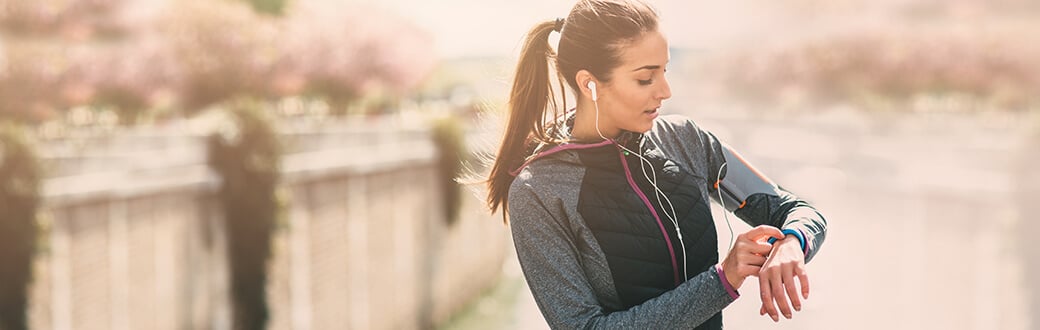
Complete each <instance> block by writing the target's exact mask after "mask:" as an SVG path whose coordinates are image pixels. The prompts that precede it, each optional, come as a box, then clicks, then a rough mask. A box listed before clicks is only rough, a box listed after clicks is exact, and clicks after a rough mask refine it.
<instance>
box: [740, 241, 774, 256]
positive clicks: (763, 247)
mask: <svg viewBox="0 0 1040 330" xmlns="http://www.w3.org/2000/svg"><path fill="white" fill-rule="evenodd" d="M746 246H747V251H748V252H750V253H753V254H759V255H763V256H766V255H769V252H770V251H772V250H773V245H772V244H769V243H766V242H763V241H754V242H752V243H750V244H747V245H746Z"/></svg>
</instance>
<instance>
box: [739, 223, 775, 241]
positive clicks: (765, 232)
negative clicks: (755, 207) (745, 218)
mask: <svg viewBox="0 0 1040 330" xmlns="http://www.w3.org/2000/svg"><path fill="white" fill-rule="evenodd" d="M744 234H745V235H747V236H746V237H747V238H749V239H751V240H753V241H759V240H762V239H764V238H767V237H776V239H782V238H784V233H783V232H781V231H780V229H777V228H776V227H773V226H767V225H761V226H758V227H755V228H751V230H749V231H747V232H746V233H744Z"/></svg>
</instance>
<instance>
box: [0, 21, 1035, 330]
mask: <svg viewBox="0 0 1040 330" xmlns="http://www.w3.org/2000/svg"><path fill="white" fill-rule="evenodd" d="M651 3H652V4H653V5H655V6H656V7H657V9H658V10H659V12H660V14H661V19H662V22H661V30H662V31H663V32H664V33H665V34H666V36H667V37H668V39H669V42H670V47H671V62H670V64H669V73H668V79H669V81H670V83H671V84H672V91H673V97H672V99H670V100H669V101H667V102H666V103H665V107H664V108H662V111H665V112H666V113H676V114H682V115H686V116H688V117H690V118H692V119H694V121H696V122H697V123H698V124H699V125H700V126H702V127H703V128H706V129H708V130H710V131H712V132H713V133H715V134H716V135H717V136H719V137H720V138H721V139H722V140H724V141H725V142H727V143H729V144H730V145H732V146H734V147H735V148H736V149H737V150H740V151H741V152H742V153H743V154H744V156H745V157H746V158H748V160H749V161H751V162H752V163H754V164H756V166H757V167H758V168H759V169H760V170H762V171H763V172H765V173H766V174H767V175H769V176H770V177H771V178H772V179H773V180H775V181H777V182H778V183H779V184H781V185H782V186H784V187H785V188H787V189H788V190H791V191H793V192H794V193H796V194H798V195H799V196H801V197H803V198H805V199H808V200H810V201H811V202H813V203H814V204H815V205H816V206H817V208H818V209H820V210H821V211H822V212H823V213H824V215H826V216H827V218H828V221H829V226H830V227H829V233H828V238H827V242H826V243H825V245H824V246H823V248H822V250H821V252H820V253H819V254H818V255H817V257H816V258H815V259H814V261H813V262H812V263H811V264H810V265H809V267H808V270H809V275H810V278H811V282H812V293H811V295H810V298H809V300H808V301H807V302H806V303H805V304H804V308H803V310H802V311H801V312H798V313H795V315H794V318H793V319H792V320H781V322H780V323H779V324H774V323H773V322H772V321H771V320H770V319H768V318H767V317H762V316H759V315H758V308H759V306H760V305H759V301H758V300H757V294H756V293H757V292H758V288H757V282H756V281H748V282H747V283H746V284H745V286H744V287H743V288H742V289H741V292H742V294H743V295H744V298H742V299H739V300H737V301H736V302H735V303H734V304H733V305H731V306H730V307H729V308H728V309H727V310H726V312H725V323H726V324H727V325H728V327H730V328H734V329H765V328H777V329H832V328H843V329H874V328H878V327H883V328H890V329H1040V285H1038V284H1036V283H1035V282H1034V281H1035V280H1036V279H1038V278H1040V248H1038V247H1037V246H1035V245H1034V244H1032V243H1031V242H1035V238H1034V237H1035V236H1036V235H1037V233H1040V222H1038V221H1037V220H1036V219H1035V218H1036V216H1035V214H1038V213H1040V173H1037V170H1036V169H1037V168H1040V3H1038V2H1036V1H1032V0H986V1H983V0H874V1H863V0H831V1H817V0H780V1H759V0H732V1H724V2H716V1H700V0H697V1H665V0H659V1H651ZM572 5H573V3H572V2H570V1H550V0H531V1H523V2H518V1H497V0H493V1H476V0H445V1H436V2H434V1H413V0H383V1H375V0H370V1H362V0H354V1H331V0H216V1H214V0H209V1H204V0H181V1H169V0H0V329H24V328H32V329H230V328H236V329H239V328H244V329H261V328H269V329H343V328H352V329H385V328H405V329H412V328H424V329H425V328H439V329H541V328H546V325H545V323H544V321H543V319H542V317H541V315H540V313H539V312H538V309H537V306H535V303H534V301H533V299H532V298H531V296H530V292H529V291H528V289H527V287H526V283H525V282H524V280H523V276H522V274H521V272H520V269H519V265H518V263H517V261H516V258H515V252H514V251H513V250H512V249H513V248H512V243H511V242H510V239H509V233H508V228H507V227H506V226H505V225H503V224H502V219H501V217H500V216H499V215H492V214H489V213H488V212H487V211H486V209H485V208H484V207H482V202H481V201H482V200H483V193H482V191H481V186H480V185H479V184H468V185H466V184H459V183H457V182H455V181H453V180H452V178H454V177H457V176H460V175H464V174H466V173H483V172H482V171H484V168H483V165H482V163H481V162H480V159H481V158H482V157H486V156H488V155H489V154H490V153H492V152H493V151H494V148H495V147H496V145H497V142H498V139H499V135H500V133H501V127H502V125H503V124H504V121H503V118H504V115H505V113H504V109H505V101H506V95H507V92H508V89H509V83H510V81H511V75H512V70H513V68H514V65H515V62H516V58H517V56H518V53H519V47H520V43H521V41H522V38H523V36H524V34H525V33H526V32H527V30H528V29H529V28H531V27H532V26H533V25H534V24H535V23H537V22H539V21H541V20H548V19H554V18H557V17H564V16H566V15H567V12H568V10H569V9H570V7H571V6H572ZM553 43H554V44H555V41H554V42H553ZM715 218H716V224H717V228H718V233H719V236H720V238H721V239H720V242H722V245H725V244H726V243H728V239H726V237H728V236H729V230H728V228H727V224H726V223H725V220H723V219H724V218H723V217H722V213H721V211H719V208H717V207H716V209H715ZM733 219H734V221H735V222H734V223H733V227H734V231H736V232H737V233H739V232H742V231H744V230H746V229H748V227H747V226H746V225H745V224H743V223H741V222H740V221H739V220H736V218H735V217H733ZM722 245H720V247H719V248H720V251H725V250H726V248H727V247H726V246H722Z"/></svg>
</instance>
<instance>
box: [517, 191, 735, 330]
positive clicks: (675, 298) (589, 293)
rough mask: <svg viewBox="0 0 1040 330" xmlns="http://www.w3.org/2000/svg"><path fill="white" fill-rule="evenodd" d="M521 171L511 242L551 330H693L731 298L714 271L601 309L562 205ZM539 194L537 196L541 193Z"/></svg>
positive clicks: (730, 300) (730, 301)
mask: <svg viewBox="0 0 1040 330" xmlns="http://www.w3.org/2000/svg"><path fill="white" fill-rule="evenodd" d="M529 178H530V174H529V173H527V172H526V171H525V172H523V173H521V175H520V176H518V177H517V179H516V180H517V181H516V182H514V183H513V185H512V187H511V189H510V192H509V202H508V205H509V218H510V229H511V231H512V235H513V242H514V244H515V245H516V251H517V256H518V257H519V261H520V266H521V267H522V269H523V272H524V276H525V277H526V279H527V282H528V285H529V287H530V289H531V293H532V294H533V295H534V298H535V301H536V302H537V304H538V308H539V309H540V310H541V311H542V314H543V315H544V316H545V319H546V321H547V322H548V324H549V326H551V327H552V328H553V329H602V328H612V329H615V328H639V329H658V328H675V327H686V326H683V325H688V327H694V326H696V325H699V324H701V323H703V322H704V321H706V320H708V319H709V318H710V317H712V316H713V315H715V314H716V313H718V312H719V311H721V310H722V309H723V308H724V307H726V306H727V305H729V304H730V303H732V302H733V300H734V299H735V298H734V297H733V296H731V294H730V293H729V292H728V291H727V289H726V288H725V287H724V285H723V284H722V280H721V279H720V277H719V275H718V273H717V272H716V270H715V269H714V268H712V269H709V270H707V271H705V272H703V273H700V274H698V275H697V276H695V277H694V278H692V279H690V280H689V281H687V282H684V283H683V284H681V285H680V286H679V287H677V288H676V289H674V290H671V291H669V292H666V293H664V294H662V295H660V296H658V297H656V298H653V299H650V300H648V301H646V302H644V303H643V304H641V305H638V306H635V307H632V308H630V309H628V310H624V311H610V310H608V309H606V308H605V307H604V306H603V304H601V303H600V301H599V299H598V298H597V296H596V293H595V292H594V290H593V288H592V285H591V283H590V281H592V280H595V279H591V280H590V277H589V276H593V275H587V273H586V271H585V270H584V269H583V267H581V264H580V263H581V259H580V252H579V248H578V244H577V243H576V242H577V239H576V238H575V237H574V235H573V234H572V231H571V230H570V229H569V228H570V226H568V225H567V224H568V221H569V220H568V219H567V218H566V214H565V213H564V212H563V211H562V207H563V205H562V203H561V202H559V201H552V198H548V197H545V195H548V194H547V193H545V192H546V191H547V190H546V189H547V188H551V187H545V186H537V185H533V184H532V183H531V182H529V181H528V180H527V179H529ZM540 192H541V194H540Z"/></svg>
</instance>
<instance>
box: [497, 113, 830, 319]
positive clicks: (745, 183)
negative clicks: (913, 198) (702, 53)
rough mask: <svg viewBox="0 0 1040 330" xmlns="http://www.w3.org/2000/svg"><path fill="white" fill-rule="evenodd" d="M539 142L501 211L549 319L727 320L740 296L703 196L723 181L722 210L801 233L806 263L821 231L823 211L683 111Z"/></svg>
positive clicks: (751, 221)
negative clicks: (723, 265) (611, 134)
mask: <svg viewBox="0 0 1040 330" xmlns="http://www.w3.org/2000/svg"><path fill="white" fill-rule="evenodd" d="M622 147H624V148H622ZM541 149H542V150H540V152H538V153H537V154H536V155H535V156H532V157H531V159H530V160H529V161H528V162H527V163H526V164H524V166H522V167H521V168H519V169H518V171H516V172H514V174H515V175H516V178H515V180H514V181H513V183H512V185H511V187H510V190H509V197H508V213H509V221H510V228H511V231H512V235H513V240H514V244H515V245H516V251H517V255H518V257H519V260H520V265H521V267H522V269H523V272H524V275H525V277H526V279H527V281H528V284H529V286H530V288H531V292H532V293H533V294H534V297H535V300H536V301H537V303H538V307H539V308H540V309H541V311H542V314H543V315H544V316H545V319H546V321H547V322H548V324H549V325H550V326H552V327H553V328H560V329H591V328H596V329H600V328H611V329H613V328H633V329H635V328H637V329H658V328H698V329H720V328H722V315H721V310H722V309H723V308H724V307H726V306H727V305H729V304H730V303H732V302H733V301H734V300H735V299H736V298H737V297H739V295H738V294H737V293H736V291H735V290H733V289H732V288H731V287H729V284H728V282H727V281H726V280H725V279H724V278H721V277H720V276H719V273H718V270H717V269H718V267H717V266H716V265H717V264H718V251H717V237H716V233H715V226H714V223H713V219H712V216H711V213H710V207H709V202H708V200H709V196H710V197H712V199H714V200H716V201H718V200H719V198H718V196H719V194H720V192H719V190H718V189H719V188H721V189H722V192H721V193H722V196H723V197H722V201H723V202H725V207H726V209H727V210H730V211H733V212H734V214H736V215H737V216H738V217H740V218H741V219H743V220H744V221H745V222H747V223H748V224H750V225H752V226H757V225H760V224H768V225H772V226H775V227H778V228H781V229H791V230H794V231H796V232H797V233H798V234H799V236H801V238H802V241H803V252H805V255H806V262H808V261H809V260H811V259H812V257H813V256H814V255H815V254H816V252H817V250H818V248H819V247H820V245H821V244H822V243H823V240H824V236H825V233H826V221H825V220H824V218H823V216H821V215H820V213H819V212H817V211H816V210H815V209H814V208H813V207H812V206H811V205H809V204H808V203H806V202H805V201H803V200H800V199H798V198H797V197H795V196H794V195H792V194H790V193H789V192H787V191H785V190H783V189H781V188H779V187H777V186H776V185H774V184H772V183H771V182H769V181H768V179H765V177H764V176H763V175H762V174H761V173H759V172H758V171H756V170H754V168H753V167H751V166H750V165H748V164H747V162H746V161H744V160H743V159H742V158H740V157H739V155H737V154H736V153H735V152H733V151H732V149H730V148H729V147H727V146H724V145H723V144H721V143H720V142H719V141H718V140H717V139H716V138H715V137H714V135H712V134H710V133H709V132H706V131H703V130H701V129H700V128H698V127H697V125H695V124H694V123H693V122H692V121H691V120H689V119H686V118H684V117H680V116H662V117H660V118H658V119H657V120H656V121H655V124H654V127H653V129H651V131H649V132H647V133H644V134H636V133H631V132H625V133H623V134H622V135H621V136H619V137H618V139H616V140H610V141H602V142H599V143H593V144H576V143H572V144H563V145H559V146H552V147H551V148H541ZM633 153H636V154H639V155H641V156H643V157H642V158H640V157H638V156H636V155H634V154H633ZM723 164H725V165H726V166H723ZM720 174H721V175H720ZM720 176H721V177H722V180H721V182H720V181H719V180H716V179H717V178H718V177H720ZM653 183H656V184H653ZM655 187H656V188H655ZM659 194H662V195H659ZM662 196H663V197H664V198H662ZM676 228H678V230H676ZM680 234H681V236H680ZM680 237H681V238H682V239H680Z"/></svg>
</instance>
